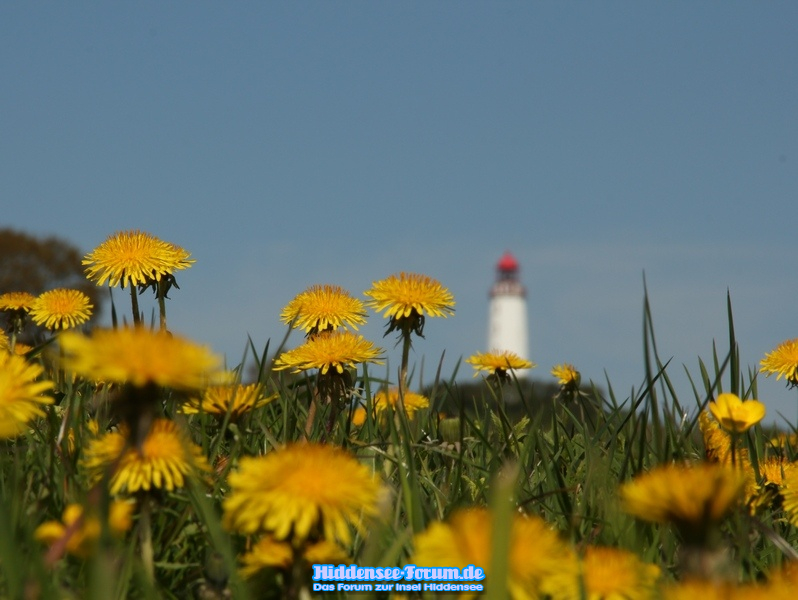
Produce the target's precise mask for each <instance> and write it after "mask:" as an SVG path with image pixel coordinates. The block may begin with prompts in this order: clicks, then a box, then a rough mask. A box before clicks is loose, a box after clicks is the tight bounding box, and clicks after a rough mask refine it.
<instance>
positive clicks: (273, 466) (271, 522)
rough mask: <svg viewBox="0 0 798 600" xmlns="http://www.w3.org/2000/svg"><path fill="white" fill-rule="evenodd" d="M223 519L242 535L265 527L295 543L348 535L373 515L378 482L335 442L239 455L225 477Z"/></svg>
mask: <svg viewBox="0 0 798 600" xmlns="http://www.w3.org/2000/svg"><path fill="white" fill-rule="evenodd" d="M229 483H230V493H229V495H228V496H227V498H226V499H225V501H224V504H223V508H224V524H225V526H226V527H227V528H228V529H230V530H233V531H238V532H240V533H243V534H246V535H252V534H255V533H269V534H271V535H273V536H274V538H275V539H277V540H280V541H282V540H290V541H292V543H293V544H294V545H299V544H302V543H304V542H314V541H318V540H319V539H326V540H337V541H339V542H341V543H342V544H344V545H348V544H350V543H351V541H352V535H351V531H350V527H352V526H353V527H354V528H355V529H356V530H357V531H358V532H360V533H363V532H364V527H363V518H368V517H373V516H376V515H377V501H378V496H379V493H380V484H379V482H378V481H377V479H376V478H375V477H374V476H373V475H372V473H371V471H370V469H369V468H368V467H366V466H365V465H363V464H361V463H360V462H358V461H357V460H356V459H355V458H354V457H353V456H351V455H350V454H348V453H347V452H345V451H344V450H342V449H341V448H337V447H334V446H326V445H322V444H313V443H309V444H297V445H290V446H287V447H285V448H283V449H280V450H276V451H274V452H270V453H269V454H266V455H265V456H260V457H254V458H242V459H241V461H240V463H239V470H238V471H237V472H235V473H232V474H231V475H230V477H229Z"/></svg>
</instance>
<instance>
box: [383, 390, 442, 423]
mask: <svg viewBox="0 0 798 600" xmlns="http://www.w3.org/2000/svg"><path fill="white" fill-rule="evenodd" d="M402 404H403V406H404V407H405V413H407V416H408V417H410V418H412V417H413V415H414V414H415V413H416V411H417V410H419V409H422V408H429V399H428V398H427V397H426V396H422V395H421V394H416V393H415V392H411V391H406V392H405V393H404V395H403V396H402ZM388 406H390V407H392V408H393V409H396V408H397V407H398V406H399V388H391V389H389V390H387V391H386V390H380V391H379V392H377V393H376V394H375V395H374V411H375V412H376V413H377V414H380V413H382V412H385V411H386V410H388Z"/></svg>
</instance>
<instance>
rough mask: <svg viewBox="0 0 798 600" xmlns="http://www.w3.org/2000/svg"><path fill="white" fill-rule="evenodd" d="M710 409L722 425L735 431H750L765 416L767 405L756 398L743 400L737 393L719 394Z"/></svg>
mask: <svg viewBox="0 0 798 600" xmlns="http://www.w3.org/2000/svg"><path fill="white" fill-rule="evenodd" d="M709 410H710V411H711V412H712V414H713V416H714V417H715V418H716V419H717V420H718V423H720V425H721V427H723V428H724V429H726V430H727V431H731V432H734V433H742V432H744V431H748V430H749V429H750V428H751V427H753V426H754V425H756V424H757V423H759V422H760V421H761V420H762V419H763V418H765V405H764V404H762V403H761V402H757V401H756V400H746V401H745V402H743V401H742V400H740V398H739V396H737V395H736V394H719V395H718V397H717V398H716V399H715V400H713V401H712V402H710V403H709Z"/></svg>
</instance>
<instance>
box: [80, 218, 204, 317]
mask: <svg viewBox="0 0 798 600" xmlns="http://www.w3.org/2000/svg"><path fill="white" fill-rule="evenodd" d="M190 256H191V255H190V254H189V253H188V252H187V251H186V250H184V249H183V248H181V247H180V246H176V245H174V244H171V243H169V242H165V241H163V240H161V239H158V238H157V237H155V236H153V235H150V234H149V233H144V232H142V231H139V230H130V231H120V232H117V233H114V234H113V235H111V236H109V237H108V238H107V239H106V240H105V241H104V242H103V243H102V244H100V245H99V246H97V248H95V249H94V250H92V251H91V252H90V253H89V254H87V255H86V257H85V258H84V259H83V265H84V266H85V267H86V276H87V277H88V278H89V279H90V280H91V281H94V282H95V283H96V284H97V285H100V286H101V285H103V284H105V282H106V281H107V282H108V285H109V286H111V287H116V286H120V285H121V287H122V288H124V287H125V286H126V285H129V286H130V298H131V302H132V305H133V322H134V323H135V324H139V323H140V320H141V317H140V315H139V308H138V298H137V294H136V286H141V287H143V288H145V287H148V286H153V287H154V288H155V289H156V296H158V300H159V306H160V309H161V328H162V329H163V328H164V327H165V319H166V315H165V304H164V302H163V299H164V298H165V297H166V293H167V292H168V290H169V288H170V287H171V286H172V285H176V281H175V279H174V273H175V271H178V270H182V269H187V268H189V267H190V266H191V265H192V264H193V263H194V260H191V259H190V258H189V257H190Z"/></svg>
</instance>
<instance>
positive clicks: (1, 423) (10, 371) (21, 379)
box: [0, 352, 53, 439]
mask: <svg viewBox="0 0 798 600" xmlns="http://www.w3.org/2000/svg"><path fill="white" fill-rule="evenodd" d="M43 371H44V369H43V368H42V366H41V365H39V364H37V363H29V362H28V361H27V360H25V358H23V357H22V356H18V355H16V354H10V353H8V352H0V439H2V438H11V437H15V436H17V435H19V434H21V433H22V432H24V431H25V429H26V425H27V423H28V422H29V421H30V420H32V419H34V418H36V417H43V416H44V411H43V410H42V405H45V404H52V403H53V399H52V398H50V397H49V396H43V395H42V393H43V392H46V391H48V390H51V389H52V388H53V382H52V381H48V380H46V379H41V375H42V373H43Z"/></svg>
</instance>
